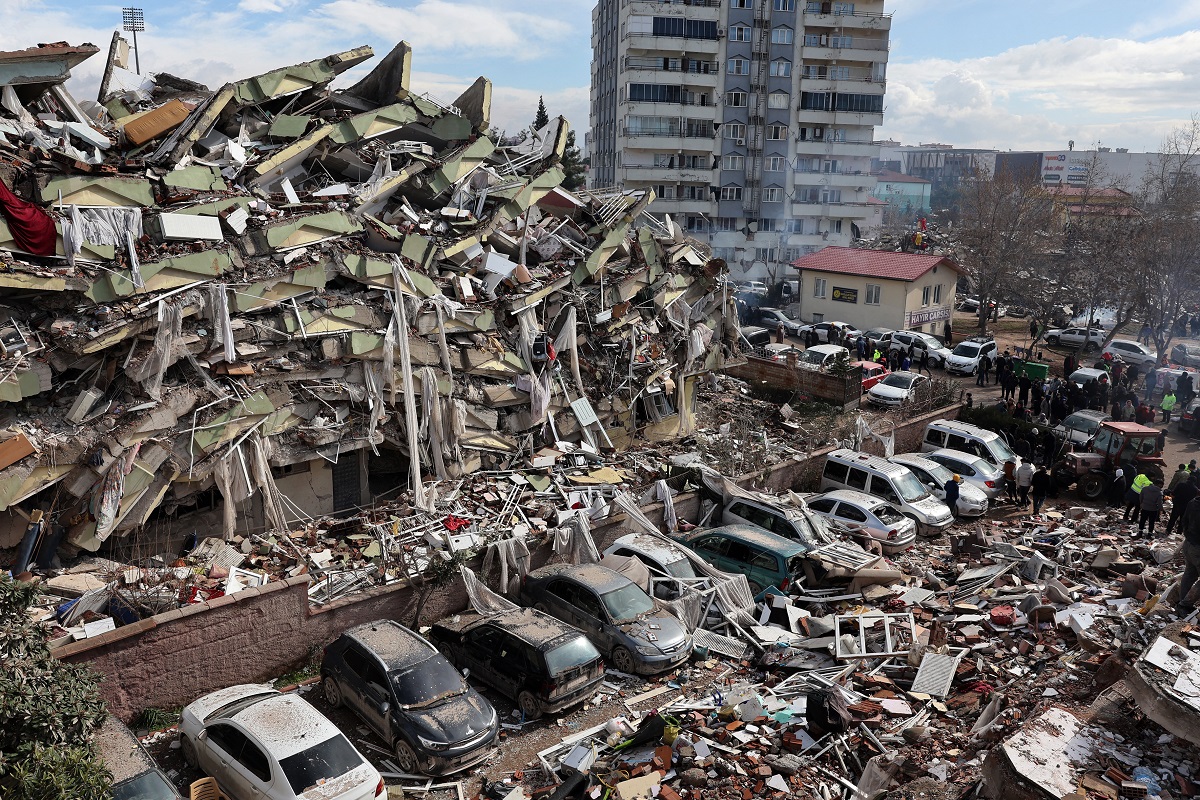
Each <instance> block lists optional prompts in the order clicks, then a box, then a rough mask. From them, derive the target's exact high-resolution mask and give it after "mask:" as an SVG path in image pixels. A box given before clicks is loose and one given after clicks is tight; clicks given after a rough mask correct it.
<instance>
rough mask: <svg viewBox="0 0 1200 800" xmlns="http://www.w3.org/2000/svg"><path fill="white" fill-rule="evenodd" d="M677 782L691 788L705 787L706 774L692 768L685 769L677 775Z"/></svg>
mask: <svg viewBox="0 0 1200 800" xmlns="http://www.w3.org/2000/svg"><path fill="white" fill-rule="evenodd" d="M679 782H680V783H682V784H683V785H684V786H689V787H692V788H700V787H703V786H707V785H708V773H706V772H705V771H704V770H702V769H696V768H694V767H693V768H692V769H685V770H684V771H683V772H681V773H679ZM667 800H670V798H667Z"/></svg>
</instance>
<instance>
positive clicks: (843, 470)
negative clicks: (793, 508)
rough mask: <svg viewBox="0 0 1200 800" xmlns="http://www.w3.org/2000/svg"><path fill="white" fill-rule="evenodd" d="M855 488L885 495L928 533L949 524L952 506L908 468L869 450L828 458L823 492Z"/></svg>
mask: <svg viewBox="0 0 1200 800" xmlns="http://www.w3.org/2000/svg"><path fill="white" fill-rule="evenodd" d="M830 489H854V490H857V491H860V492H866V493H867V494H870V495H874V496H875V497H879V498H882V499H884V500H886V501H888V502H889V503H891V504H892V505H894V506H896V507H897V508H899V509H900V510H901V511H902V512H903V513H904V515H905V516H906V517H910V518H912V519H914V520H916V522H917V528H918V530H919V531H920V532H921V533H922V534H923V535H926V536H930V535H937V534H938V533H940V532H941V531H943V530H945V529H946V528H948V527H950V525H951V524H952V523H953V522H954V515H953V514H951V513H950V507H949V506H947V505H946V504H945V503H943V502H942V501H941V500H938V499H937V498H936V497H934V496H933V494H932V493H930V491H929V489H928V488H927V487H926V486H925V484H923V483H921V481H920V480H918V479H917V476H916V475H913V474H912V472H910V471H909V470H908V469H907V468H906V467H902V466H900V465H899V464H893V463H892V462H890V461H888V460H887V459H885V458H880V457H879V456H873V455H871V454H870V453H860V452H857V451H855V450H850V449H847V448H842V449H840V450H834V451H833V452H832V453H830V454H829V455H828V456H826V457H825V467H824V469H823V470H822V471H821V491H823V492H824V491H828V490H830Z"/></svg>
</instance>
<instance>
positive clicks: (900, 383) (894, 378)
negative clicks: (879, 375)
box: [883, 372, 917, 389]
mask: <svg viewBox="0 0 1200 800" xmlns="http://www.w3.org/2000/svg"><path fill="white" fill-rule="evenodd" d="M916 379H917V376H916V375H900V374H898V373H895V372H893V373H892V374H891V375H888V376H887V377H886V378H884V379H883V385H884V386H895V387H896V388H897V389H907V388H908V387H909V386H912V382H913V381H914V380H916Z"/></svg>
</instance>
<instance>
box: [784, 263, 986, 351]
mask: <svg viewBox="0 0 1200 800" xmlns="http://www.w3.org/2000/svg"><path fill="white" fill-rule="evenodd" d="M792 266H793V267H795V268H796V269H797V270H799V272H800V316H801V318H802V319H804V320H805V321H808V322H833V321H835V320H836V321H839V322H848V323H850V324H851V325H853V326H854V327H856V328H858V329H859V330H863V331H865V330H868V329H869V328H892V329H893V330H921V331H925V332H927V333H933V334H936V335H939V336H940V335H941V333H942V326H943V324H944V323H945V321H946V320H948V319H950V316H951V314H952V313H953V311H954V302H955V290H956V288H957V286H958V276H959V275H960V274H962V272H963V269H962V267H960V266H959V265H958V264H957V263H955V262H954V260H953V259H951V258H949V257H947V256H940V255H924V254H920V253H896V252H889V251H885V250H864V249H861V248H856V247H826V248H824V249H823V250H818V251H817V252H815V253H812V254H810V255H806V256H803V257H801V258H798V259H796V260H795V261H793V262H792Z"/></svg>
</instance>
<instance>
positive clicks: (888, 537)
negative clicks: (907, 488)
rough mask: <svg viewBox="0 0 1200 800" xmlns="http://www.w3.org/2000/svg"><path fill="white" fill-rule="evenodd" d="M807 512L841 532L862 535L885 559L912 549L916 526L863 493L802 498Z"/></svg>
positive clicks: (838, 492) (891, 507)
mask: <svg viewBox="0 0 1200 800" xmlns="http://www.w3.org/2000/svg"><path fill="white" fill-rule="evenodd" d="M804 504H805V505H807V506H808V508H809V510H810V511H812V512H814V513H816V514H820V515H821V516H823V517H825V518H826V519H830V520H833V521H834V522H836V523H838V524H839V525H841V526H842V527H844V528H848V529H849V530H852V531H862V532H864V533H866V534H868V535H869V536H870V537H871V538H872V539H874V540H876V541H877V542H879V544H880V545H881V546H882V547H883V553H884V555H889V556H892V555H896V554H897V553H901V552H903V551H905V550H907V549H908V548H910V547H912V544H913V542H914V541H916V538H917V522H916V520H913V519H910V518H909V517H906V516H904V515H903V514H902V513H900V510H899V509H898V508H896V507H895V506H894V505H892V504H891V503H889V502H888V501H886V500H882V499H880V498H878V497H875V496H874V495H869V494H867V493H865V492H856V491H853V490H851V489H835V490H833V491H832V492H825V493H824V494H816V495H809V496H807V497H805V498H804Z"/></svg>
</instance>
